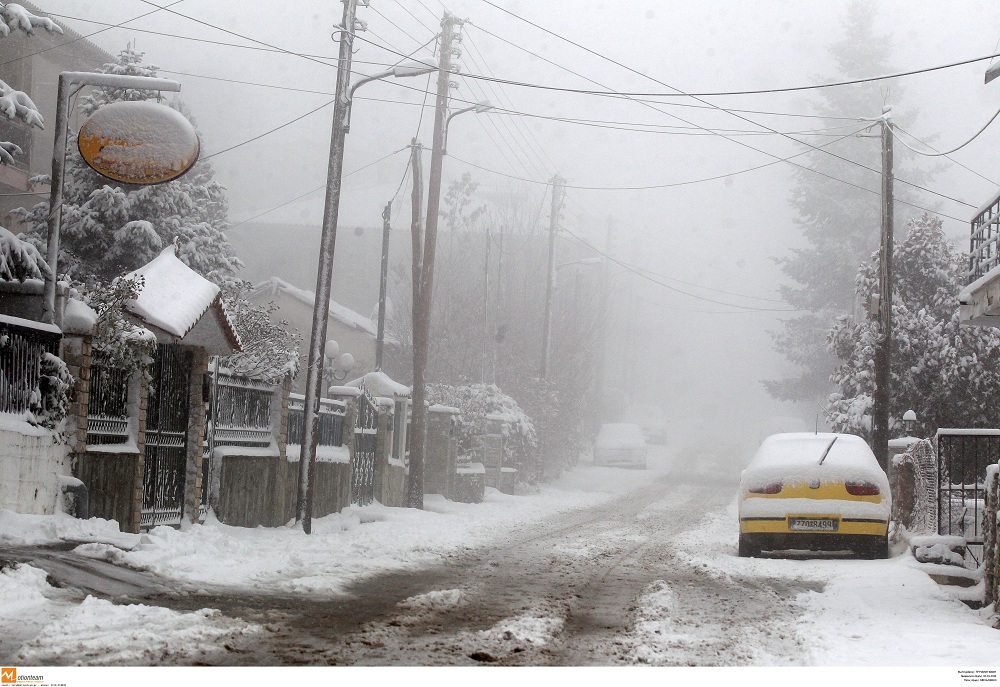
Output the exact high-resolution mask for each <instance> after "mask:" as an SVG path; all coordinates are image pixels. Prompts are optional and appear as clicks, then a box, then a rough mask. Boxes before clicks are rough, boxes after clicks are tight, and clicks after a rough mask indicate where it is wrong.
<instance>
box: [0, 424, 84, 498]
mask: <svg viewBox="0 0 1000 687" xmlns="http://www.w3.org/2000/svg"><path fill="white" fill-rule="evenodd" d="M8 418H9V419H8ZM69 474H70V458H69V450H68V447H67V445H66V444H58V443H56V441H55V437H54V435H53V433H52V432H50V431H48V430H46V429H41V428H38V427H33V426H32V425H29V424H28V423H27V422H24V421H22V420H15V419H13V418H12V417H11V416H7V417H4V418H3V419H2V420H0V475H2V476H3V478H2V479H0V509H3V510H11V511H14V512H15V513H25V514H28V515H52V514H53V513H56V512H57V511H59V510H61V508H60V504H61V501H62V498H61V489H60V485H59V476H60V475H69Z"/></svg>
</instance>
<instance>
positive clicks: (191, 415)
mask: <svg viewBox="0 0 1000 687" xmlns="http://www.w3.org/2000/svg"><path fill="white" fill-rule="evenodd" d="M191 352H192V355H191V376H190V378H189V382H188V426H187V462H186V464H185V466H186V467H185V474H184V512H183V513H182V514H181V526H182V527H183V526H184V525H185V524H194V523H197V522H198V520H199V518H200V516H201V513H200V510H201V482H202V475H201V470H202V458H203V453H204V450H205V398H204V396H203V395H202V385H203V384H204V380H205V375H206V374H207V373H208V354H207V353H206V352H205V349H204V348H201V347H196V348H192V349H191Z"/></svg>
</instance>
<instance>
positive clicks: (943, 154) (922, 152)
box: [889, 110, 1000, 157]
mask: <svg viewBox="0 0 1000 687" xmlns="http://www.w3.org/2000/svg"><path fill="white" fill-rule="evenodd" d="M997 117H1000V110H997V111H996V112H994V113H993V116H992V117H990V119H989V121H988V122H986V123H985V124H983V127H982V128H981V129H980V130H979V131H977V132H976V133H974V134H973V135H972V137H971V138H969V139H968V140H966V141H965V142H964V143H961V144H959V145H957V146H955V147H954V148H952V149H951V150H945V151H944V152H933V153H928V152H927V151H925V150H917V149H916V148H914V147H913V146H911V145H910V144H908V143H907V142H906V141H904V140H903V139H902V138H900V137H899V135H898V134H896V132H895V131H894V129H895V127H894V126H890V127H889V130H890V131H892V132H893V134H892V135H893V136H895V137H896V140H897V141H899V142H900V143H902V144H903V147H904V148H908V149H909V150H912V151H913V152H914V153H916V154H917V155H923V156H924V157H946V156H948V155H951V154H952V153H954V152H957V151H959V150H961V149H962V148H964V147H965V146H967V145H969V144H970V143H972V142H973V141H975V140H976V139H977V138H979V135H980V134H981V133H983V132H984V131H986V127H988V126H989V125H990V124H992V123H993V120H995V119H996V118H997Z"/></svg>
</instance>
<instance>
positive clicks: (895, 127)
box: [893, 125, 1000, 186]
mask: <svg viewBox="0 0 1000 687" xmlns="http://www.w3.org/2000/svg"><path fill="white" fill-rule="evenodd" d="M893 129H894V130H898V131H901V132H903V133H904V134H906V135H907V136H909V137H910V138H912V139H913V140H914V141H917V142H918V143H920V144H921V145H924V146H927V147H928V148H930V149H931V150H934V151H935V152H937V150H936V149H935V148H934V146H932V145H931V144H930V143H928V142H927V141H923V140H921V139H919V138H917V137H916V136H914V135H913V134H911V133H910V132H909V131H907V130H906V129H904V128H902V127H900V126H899V125H893ZM904 145H905V144H904ZM945 159H947V160H948V161H950V162H953V163H954V164H956V165H958V166H959V167H961V168H962V169H964V170H966V171H968V172H971V173H972V174H975V175H976V176H977V177H979V178H980V179H982V180H983V181H988V182H989V183H991V184H993V185H994V186H1000V182H997V181H994V180H993V179H990V178H989V177H987V176H985V175H983V174H980V173H979V172H977V171H976V170H974V169H972V168H971V167H969V166H968V165H965V164H963V163H961V162H959V161H958V160H956V159H955V158H953V157H951V156H950V155H945Z"/></svg>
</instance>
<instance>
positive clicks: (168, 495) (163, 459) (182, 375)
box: [139, 344, 192, 529]
mask: <svg viewBox="0 0 1000 687" xmlns="http://www.w3.org/2000/svg"><path fill="white" fill-rule="evenodd" d="M191 358H192V356H191V351H190V349H187V348H184V347H182V346H177V345H174V344H161V345H160V346H157V348H156V358H155V360H154V361H153V366H152V375H153V383H152V385H151V387H150V391H149V400H148V401H147V405H146V450H145V456H144V462H145V465H144V467H143V484H142V487H143V489H142V516H141V518H140V522H139V524H140V527H142V528H144V529H148V528H151V527H155V526H157V525H179V524H180V522H181V514H182V511H183V509H184V480H185V472H186V466H187V426H188V407H189V403H190V399H189V392H188V386H189V384H190V381H191V367H192V365H191Z"/></svg>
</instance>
